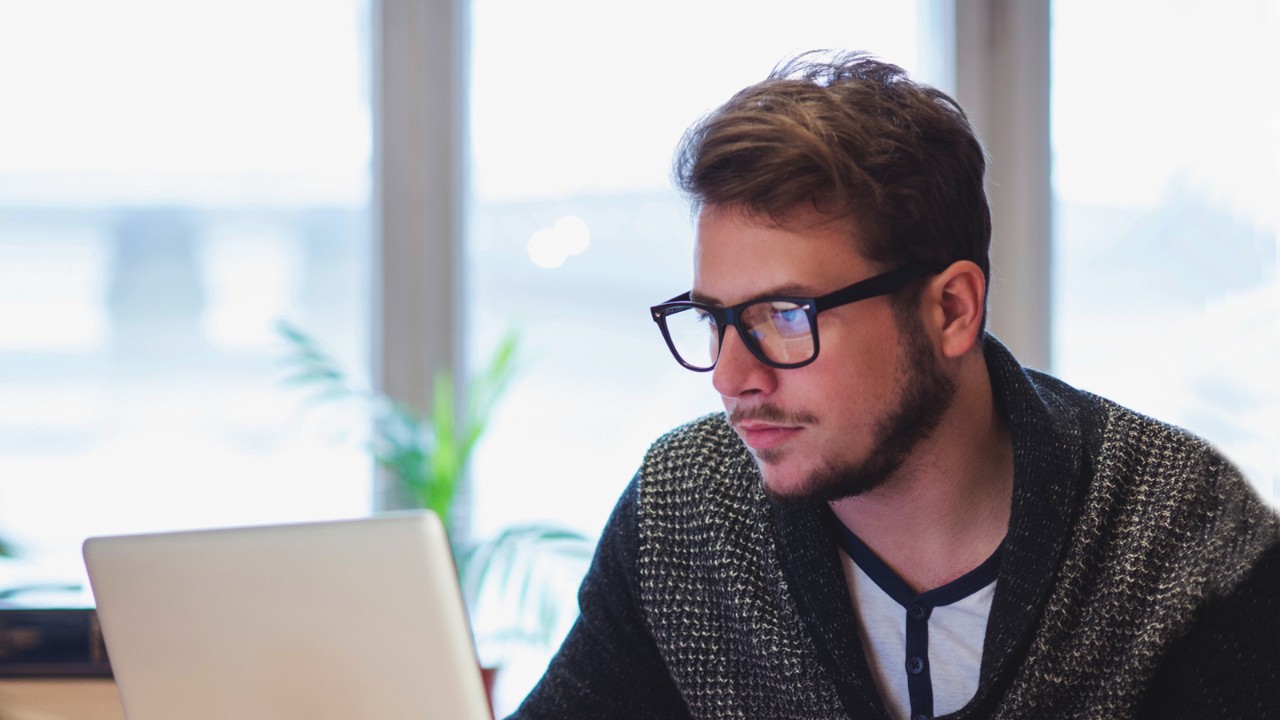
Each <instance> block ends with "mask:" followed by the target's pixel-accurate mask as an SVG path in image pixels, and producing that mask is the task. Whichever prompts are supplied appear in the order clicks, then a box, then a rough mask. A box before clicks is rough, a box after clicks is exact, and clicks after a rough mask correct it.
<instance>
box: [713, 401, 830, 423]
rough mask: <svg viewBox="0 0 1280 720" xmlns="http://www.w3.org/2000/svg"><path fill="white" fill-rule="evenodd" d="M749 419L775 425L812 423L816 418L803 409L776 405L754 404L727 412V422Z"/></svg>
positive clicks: (739, 421)
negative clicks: (787, 408) (798, 409)
mask: <svg viewBox="0 0 1280 720" xmlns="http://www.w3.org/2000/svg"><path fill="white" fill-rule="evenodd" d="M750 420H758V421H761V422H767V423H773V424H775V425H813V424H815V423H817V422H818V418H817V417H816V416H815V415H812V414H810V413H807V412H803V411H794V412H787V411H786V410H783V409H782V408H780V407H778V406H777V405H768V404H766V405H756V406H753V407H749V408H740V407H738V408H734V409H733V410H732V411H731V412H730V413H729V424H730V425H732V426H735V427H736V426H737V425H739V424H740V423H744V422H747V421H750Z"/></svg>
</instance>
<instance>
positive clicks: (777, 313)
mask: <svg viewBox="0 0 1280 720" xmlns="http://www.w3.org/2000/svg"><path fill="white" fill-rule="evenodd" d="M769 319H770V321H771V322H772V324H773V326H774V327H776V328H777V329H778V332H779V333H781V334H782V335H801V334H804V333H807V332H809V315H808V313H806V312H805V308H804V306H803V305H794V304H792V303H773V305H772V306H771V307H770V309H769Z"/></svg>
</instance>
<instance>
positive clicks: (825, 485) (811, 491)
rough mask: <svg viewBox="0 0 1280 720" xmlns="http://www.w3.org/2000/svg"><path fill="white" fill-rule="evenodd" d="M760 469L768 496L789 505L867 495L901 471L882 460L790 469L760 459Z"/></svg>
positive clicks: (893, 464)
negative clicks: (895, 472)
mask: <svg viewBox="0 0 1280 720" xmlns="http://www.w3.org/2000/svg"><path fill="white" fill-rule="evenodd" d="M756 465H757V466H758V467H759V468H760V476H761V478H762V481H763V486H764V491H765V494H767V495H768V496H769V497H771V498H773V499H774V500H776V501H778V502H782V503H788V504H808V503H814V502H833V501H835V500H841V499H844V498H850V497H857V496H859V495H863V494H865V493H868V492H871V491H872V490H875V489H876V488H878V487H880V486H882V485H884V483H885V481H886V480H887V479H888V478H889V477H890V476H891V475H892V474H893V472H894V471H895V470H896V469H897V467H898V463H896V462H893V461H892V460H888V461H885V460H882V461H880V462H864V463H845V464H837V463H832V464H829V465H825V466H818V467H809V468H797V467H789V468H788V467H783V463H780V462H770V461H769V459H767V458H761V457H757V458H756Z"/></svg>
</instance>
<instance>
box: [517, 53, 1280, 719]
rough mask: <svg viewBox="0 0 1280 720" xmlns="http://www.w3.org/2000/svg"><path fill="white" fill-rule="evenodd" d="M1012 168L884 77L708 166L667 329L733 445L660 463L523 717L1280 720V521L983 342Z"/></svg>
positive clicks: (1138, 421)
mask: <svg viewBox="0 0 1280 720" xmlns="http://www.w3.org/2000/svg"><path fill="white" fill-rule="evenodd" d="M984 164H985V163H984V158H983V152H982V149H981V147H980V146H979V144H978V142H977V140H976V139H975V138H974V136H973V133H972V131H971V129H970V127H969V125H968V122H967V120H966V119H965V116H964V114H963V112H962V111H961V109H960V108H959V107H958V106H957V105H956V104H955V103H954V101H952V100H951V99H950V98H948V97H947V96H945V95H944V94H942V93H940V92H938V91H936V90H933V89H931V88H928V87H924V86H920V85H917V84H915V83H913V82H912V81H911V80H910V79H909V78H907V77H906V75H905V74H904V73H903V72H902V71H901V70H900V69H898V68H896V67H894V66H891V65H887V64H883V63H881V62H878V61H876V60H874V59H872V58H870V57H867V56H865V55H860V54H851V55H845V56H840V57H836V58H834V59H831V60H830V61H823V60H821V59H818V58H815V57H813V56H806V57H801V58H799V59H798V60H796V61H793V62H792V63H790V64H788V65H786V66H784V67H782V68H780V69H779V70H778V71H776V72H775V73H774V74H773V75H772V76H771V77H770V78H769V79H767V80H765V81H764V82H762V83H760V84H758V85H755V86H752V87H749V88H747V89H745V90H743V91H742V92H740V93H739V94H738V95H736V96H735V97H734V98H732V99H731V100H730V101H729V102H728V103H726V104H725V105H724V106H722V107H721V108H720V109H718V110H717V111H716V112H714V113H712V114H711V115H710V116H709V117H707V118H706V119H704V120H703V121H702V122H701V123H700V124H699V125H698V126H696V127H695V128H694V129H693V130H691V131H690V133H688V134H687V136H686V138H685V140H684V143H683V146H682V149H681V153H680V155H679V160H678V164H677V173H676V174H677V178H678V181H679V183H680V185H681V187H682V189H684V190H685V191H686V192H687V193H689V195H690V196H691V197H692V198H693V200H694V202H695V205H696V207H697V208H698V210H699V218H698V227H697V245H696V251H695V272H694V286H693V290H692V291H691V292H690V293H688V294H686V295H681V296H679V297H677V298H675V299H673V300H671V301H669V302H667V303H663V304H660V305H657V306H655V307H654V308H653V309H652V313H653V317H654V320H655V321H656V322H657V323H658V325H659V328H660V329H661V331H662V333H663V336H664V338H665V340H666V342H667V344H668V346H669V347H670V349H671V351H672V353H673V354H674V355H675V357H676V359H677V361H679V362H680V363H681V364H683V365H685V366H686V367H688V368H690V369H693V370H698V371H707V372H710V373H711V381H712V383H713V385H714V386H715V388H716V390H717V391H718V392H719V393H720V395H721V396H722V398H723V401H724V407H725V413H724V414H722V415H715V416H710V417H707V418H703V419H701V420H698V421H695V422H693V423H691V424H689V425H686V426H684V427H682V428H679V429H677V430H675V431H673V432H672V433H670V434H668V435H667V436H665V437H664V438H662V439H660V440H659V441H658V442H657V443H656V444H655V445H654V446H653V448H652V449H651V450H650V452H649V454H648V455H647V457H646V459H645V461H644V464H643V466H642V467H641V469H640V472H639V473H638V474H637V476H636V478H635V479H634V480H633V482H632V483H631V485H630V486H629V487H628V489H627V491H626V492H625V494H624V495H623V497H622V499H621V501H620V503H619V505H618V507H617V509H616V510H615V512H614V515H613V517H612V518H611V520H610V523H609V525H608V527H607V528H606V530H605V533H604V536H603V537H602V539H601V543H600V547H599V550H598V552H597V555H596V559H595V561H594V563H593V566H592V568H591V570H590V572H589V574H588V576H587V578H586V579H585V581H584V582H583V586H582V590H581V593H580V605H581V610H582V614H581V617H580V619H579V621H578V623H577V624H576V625H575V627H574V629H573V630H572V632H571V633H570V635H569V637H568V638H567V639H566V641H565V643H564V646H563V647H562V648H561V651H560V653H559V654H558V655H557V657H556V658H555V659H554V660H553V662H552V663H551V666H550V667H549V669H548V671H547V674H546V676H545V678H544V679H543V681H542V682H541V683H540V684H539V686H538V687H537V688H536V689H535V690H534V691H533V693H532V694H531V695H530V697H529V698H528V699H527V700H526V702H525V703H524V705H523V706H522V707H521V708H520V710H519V711H518V712H517V716H518V717H519V718H521V719H522V720H523V719H530V718H611V719H616V718H751V719H755V718H895V719H896V718H930V717H935V716H942V715H947V716H948V717H956V718H1065V717H1071V718H1130V717H1152V718H1157V717H1158V718H1165V717H1188V718H1222V717H1280V520H1278V519H1277V517H1276V515H1275V514H1274V513H1273V512H1272V511H1270V510H1268V509H1267V508H1266V507H1265V506H1264V505H1263V503H1262V502H1260V500H1259V499H1258V498H1257V497H1256V496H1255V494H1254V493H1253V492H1252V491H1251V490H1250V488H1249V486H1248V485H1247V483H1245V482H1244V481H1243V480H1242V479H1241V477H1240V475H1239V473H1238V472H1237V471H1236V470H1235V469H1234V468H1232V467H1231V465H1230V464H1229V463H1228V462H1227V461H1225V460H1224V459H1223V458H1222V457H1221V456H1220V455H1218V454H1217V453H1216V452H1215V451H1214V450H1213V449H1212V448H1210V447H1209V446H1208V445H1207V444H1206V443H1204V442H1203V441H1201V440H1198V439H1196V438H1194V437H1192V436H1190V435H1189V434H1187V433H1186V432H1184V431H1182V430H1179V429H1177V428H1173V427H1170V426H1168V425H1164V424H1161V423H1159V422H1156V421H1154V420H1151V419H1148V418H1145V417H1142V416H1139V415H1137V414H1135V413H1133V412H1131V411H1129V410H1126V409H1124V408H1121V407H1119V406H1117V405H1115V404H1113V403H1111V402H1109V401H1107V400H1104V399H1101V398H1098V397H1095V396H1092V395H1089V394H1087V393H1084V392H1081V391H1079V390H1076V389H1073V388H1071V387H1069V386H1067V385H1065V384H1064V383H1062V382H1060V381H1057V380H1055V379H1053V378H1050V377H1048V376H1045V375H1043V374H1039V373H1036V372H1032V371H1028V370H1024V369H1023V368H1022V367H1020V366H1019V365H1018V363H1017V362H1016V361H1015V360H1014V358H1013V357H1012V356H1011V355H1010V354H1009V352H1008V351H1007V350H1006V349H1005V348H1004V347H1003V346H1001V345H1000V343H999V342H998V341H996V340H995V339H994V338H992V337H990V336H989V335H986V334H985V332H984V322H985V312H986V297H987V286H988V278H989V268H988V260H987V254H988V245H989V239H990V232H991V227H990V215H989V212H988V208H987V202H986V198H985V195H984V193H983V185H982V183H983V173H984Z"/></svg>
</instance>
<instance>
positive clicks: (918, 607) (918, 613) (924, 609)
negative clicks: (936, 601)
mask: <svg viewBox="0 0 1280 720" xmlns="http://www.w3.org/2000/svg"><path fill="white" fill-rule="evenodd" d="M907 617H909V618H911V619H912V620H915V621H920V620H926V619H928V617H929V606H928V605H924V604H922V603H914V604H912V606H911V607H909V608H907Z"/></svg>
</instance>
